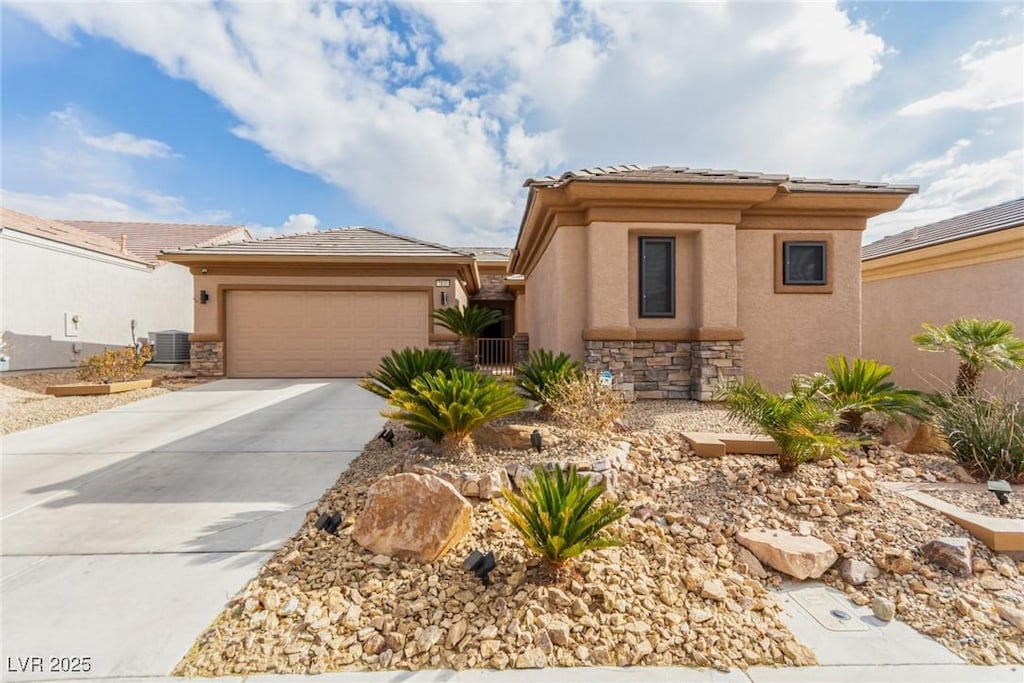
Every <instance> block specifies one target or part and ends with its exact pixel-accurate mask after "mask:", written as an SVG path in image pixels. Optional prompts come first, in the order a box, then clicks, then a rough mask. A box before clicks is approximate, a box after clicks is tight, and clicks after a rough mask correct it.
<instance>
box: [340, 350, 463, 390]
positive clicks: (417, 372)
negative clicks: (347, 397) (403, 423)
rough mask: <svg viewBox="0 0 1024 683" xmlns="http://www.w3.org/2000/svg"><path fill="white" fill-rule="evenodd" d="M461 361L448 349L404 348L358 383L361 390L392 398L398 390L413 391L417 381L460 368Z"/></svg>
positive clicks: (385, 359)
mask: <svg viewBox="0 0 1024 683" xmlns="http://www.w3.org/2000/svg"><path fill="white" fill-rule="evenodd" d="M458 364H459V362H458V360H456V358H455V356H454V355H452V352H451V351H448V350H447V349H413V348H408V347H407V348H404V349H402V350H401V351H392V352H391V353H389V354H388V355H386V356H384V357H383V358H381V360H380V365H378V366H377V369H375V370H371V371H370V372H368V373H367V374H366V377H364V378H363V379H361V380H359V386H361V387H362V388H363V389H366V390H367V391H369V392H372V393H374V394H377V395H378V396H381V397H383V398H390V396H391V392H393V391H394V390H395V389H405V390H406V391H408V390H409V389H411V388H412V381H413V380H414V379H416V378H417V377H422V376H423V375H427V374H434V373H435V372H437V371H438V370H443V371H448V370H452V369H454V368H456V367H458Z"/></svg>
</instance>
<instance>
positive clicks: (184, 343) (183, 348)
mask: <svg viewBox="0 0 1024 683" xmlns="http://www.w3.org/2000/svg"><path fill="white" fill-rule="evenodd" d="M150 337H152V338H153V362H154V363H188V362H189V355H190V351H189V341H188V332H182V331H181V330H163V331H162V332H152V333H150Z"/></svg>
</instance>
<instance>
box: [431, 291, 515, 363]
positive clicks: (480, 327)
mask: <svg viewBox="0 0 1024 683" xmlns="http://www.w3.org/2000/svg"><path fill="white" fill-rule="evenodd" d="M431 316H432V317H433V318H434V322H436V323H437V324H438V325H441V326H442V327H444V328H446V329H448V330H450V331H452V332H454V333H455V334H457V335H459V340H460V341H461V343H462V351H461V354H460V355H461V356H462V358H461V360H462V362H464V363H465V364H466V365H473V364H474V363H475V362H476V340H477V339H478V338H479V337H480V335H481V334H482V333H483V331H484V330H485V329H487V328H488V327H490V326H491V325H493V324H494V323H496V322H499V321H500V320H501V317H502V315H501V311H497V310H495V309H493V308H483V307H481V306H463V307H460V306H452V307H451V308H439V309H437V310H436V311H434V312H433V313H432V314H431Z"/></svg>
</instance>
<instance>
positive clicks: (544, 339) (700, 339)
mask: <svg viewBox="0 0 1024 683" xmlns="http://www.w3.org/2000/svg"><path fill="white" fill-rule="evenodd" d="M526 187H527V188H529V195H528V198H527V204H526V210H525V214H524V216H523V219H522V224H521V227H520V230H519V236H518V239H517V241H516V246H515V249H514V250H513V252H512V257H511V259H510V262H509V272H510V273H515V274H519V275H521V276H522V277H523V279H524V281H525V287H524V292H523V294H522V298H523V299H524V300H523V301H522V306H521V308H522V310H523V311H524V315H522V316H520V317H517V324H518V325H519V326H520V331H521V332H524V333H528V334H529V344H530V347H531V348H537V347H543V348H548V349H553V350H556V351H566V352H568V353H570V354H572V355H573V356H574V357H576V358H580V359H582V360H584V362H585V365H586V366H587V367H588V368H591V369H594V370H610V371H611V372H612V374H613V384H614V385H615V386H617V387H619V388H620V389H622V390H623V391H624V392H625V393H627V394H635V396H636V397H637V398H693V399H698V400H707V399H709V398H711V396H712V394H713V393H714V391H715V388H716V387H717V385H718V383H719V381H720V380H721V379H724V378H727V377H730V376H739V375H741V374H742V375H746V376H748V377H752V378H755V379H758V380H760V381H762V382H764V383H765V384H766V385H767V386H769V387H770V388H773V389H777V390H778V389H782V388H784V387H786V386H788V384H789V380H790V377H791V376H792V375H793V374H794V373H796V372H808V371H812V370H816V369H821V368H822V366H823V362H824V358H825V356H826V355H828V354H834V353H844V354H848V355H858V354H859V353H860V311H861V290H860V258H859V257H860V242H861V233H862V232H863V230H864V228H865V225H866V221H867V219H868V218H870V217H872V216H876V215H878V214H881V213H884V212H887V211H892V210H894V209H897V208H899V206H900V205H901V204H902V203H903V201H904V200H905V199H906V197H907V196H908V195H910V194H912V193H914V192H916V191H917V187H916V186H906V185H889V184H885V183H864V182H857V181H836V180H813V179H807V178H792V177H790V176H787V175H770V174H764V173H744V172H736V171H715V170H706V169H689V168H670V167H665V166H661V167H640V166H614V167H607V168H596V169H587V170H583V171H576V172H569V173H565V174H563V175H560V176H548V177H544V178H536V179H530V180H528V181H527V182H526Z"/></svg>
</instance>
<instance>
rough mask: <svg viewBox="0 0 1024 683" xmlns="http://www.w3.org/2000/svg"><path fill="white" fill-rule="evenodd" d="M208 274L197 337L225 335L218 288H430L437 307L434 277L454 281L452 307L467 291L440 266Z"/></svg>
mask: <svg viewBox="0 0 1024 683" xmlns="http://www.w3.org/2000/svg"><path fill="white" fill-rule="evenodd" d="M210 270H211V272H210V273H209V274H205V275H204V274H201V273H195V274H194V283H193V287H194V296H195V302H196V303H195V334H196V336H197V337H204V336H219V335H221V334H223V330H222V329H221V327H220V326H221V324H222V312H221V310H220V306H221V305H222V302H223V297H222V296H218V288H222V289H223V288H227V289H245V288H268V287H283V288H295V287H298V288H309V289H316V288H327V289H329V288H346V287H351V288H359V289H373V288H408V289H420V290H425V289H430V290H431V296H430V300H431V302H432V306H433V307H434V308H441V307H442V306H441V294H440V292H441V289H442V288H438V287H435V286H434V284H435V280H437V279H438V278H444V279H448V280H450V281H451V287H448V288H445V289H447V291H448V293H449V295H448V304H449V306H451V305H454V304H455V303H456V302H457V303H458V304H460V305H465V304H466V301H467V295H466V290H465V288H464V287H463V286H462V284H461V282H460V281H459V278H458V274H457V272H456V271H455V270H454V269H452V270H451V271H450V272H444V270H442V269H438V270H437V271H436V272H431V273H429V274H427V273H419V274H410V275H392V274H379V275H378V274H373V273H372V272H360V273H352V274H347V275H341V274H337V275H335V274H322V275H289V274H287V273H282V274H268V273H267V272H265V271H263V272H258V273H253V274H246V273H244V272H235V273H233V274H218V273H216V272H215V270H214V269H213V268H211V269H210ZM201 290H206V291H207V293H208V294H209V297H210V298H209V301H208V302H207V303H205V304H200V303H199V292H200V291H201ZM423 315H424V316H425V317H426V316H429V315H430V311H429V310H427V309H426V307H424V311H423ZM430 330H431V334H437V335H440V336H452V335H451V333H450V332H449V331H448V330H446V329H444V328H443V327H440V326H432V327H431V328H430Z"/></svg>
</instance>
